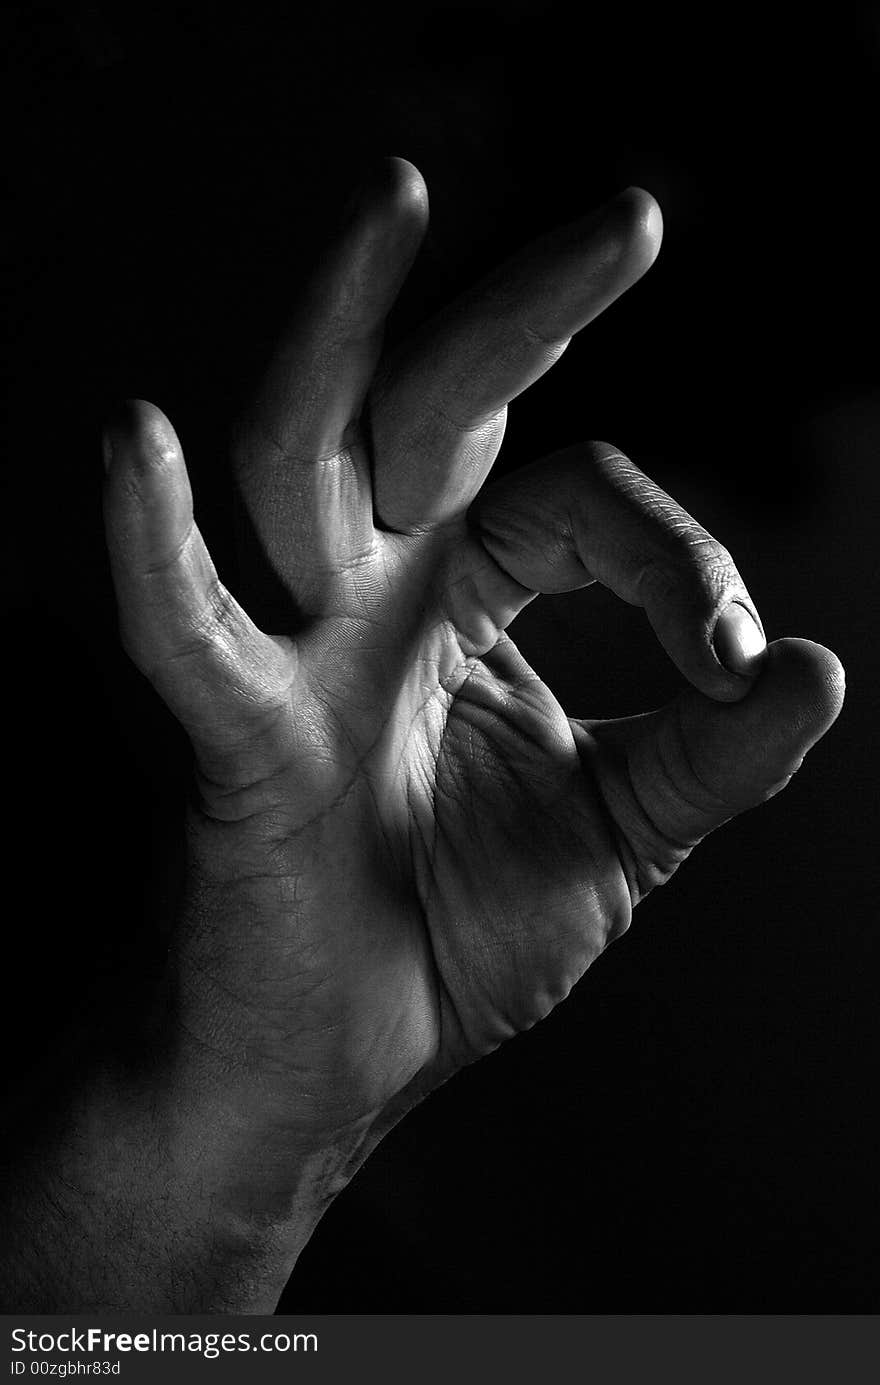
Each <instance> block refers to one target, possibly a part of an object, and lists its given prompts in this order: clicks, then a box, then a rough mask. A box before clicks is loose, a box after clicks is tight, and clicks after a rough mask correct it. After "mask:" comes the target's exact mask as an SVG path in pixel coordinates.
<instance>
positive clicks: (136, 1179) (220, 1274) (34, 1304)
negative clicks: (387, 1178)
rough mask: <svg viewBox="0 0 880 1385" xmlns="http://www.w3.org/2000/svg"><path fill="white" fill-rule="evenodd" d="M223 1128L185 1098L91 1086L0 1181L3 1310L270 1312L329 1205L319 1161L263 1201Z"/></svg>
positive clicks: (260, 1182)
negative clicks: (0, 1185) (235, 1159)
mask: <svg viewBox="0 0 880 1385" xmlns="http://www.w3.org/2000/svg"><path fill="white" fill-rule="evenodd" d="M228 1124H229V1122H226V1125H227V1127H228ZM230 1133H231V1132H230V1130H229V1129H228V1128H226V1129H224V1119H223V1112H222V1111H220V1110H219V1109H216V1110H215V1111H214V1114H213V1118H212V1119H210V1120H209V1119H208V1118H207V1115H206V1112H205V1110H204V1107H203V1106H202V1105H201V1103H200V1102H199V1101H198V1100H193V1099H192V1093H189V1092H187V1091H186V1090H183V1089H181V1090H179V1091H177V1092H175V1091H174V1090H173V1089H169V1088H168V1087H167V1086H166V1085H164V1084H157V1083H154V1082H151V1083H146V1082H139V1083H137V1084H134V1085H131V1086H128V1088H127V1089H125V1088H124V1087H123V1084H122V1082H121V1081H120V1077H119V1075H118V1073H114V1074H107V1073H104V1074H102V1075H100V1076H98V1077H93V1078H91V1079H90V1081H89V1083H88V1086H87V1088H86V1089H84V1090H83V1091H81V1092H80V1093H79V1094H78V1095H77V1097H76V1098H75V1099H74V1100H72V1101H71V1102H70V1104H69V1109H68V1110H67V1112H66V1114H65V1117H64V1121H63V1124H62V1125H61V1128H60V1129H59V1130H58V1131H57V1132H56V1133H55V1134H54V1135H53V1137H52V1138H51V1139H47V1140H45V1141H44V1142H43V1143H42V1146H41V1148H40V1149H39V1150H36V1151H30V1152H29V1153H28V1154H27V1155H23V1156H20V1157H19V1158H18V1160H17V1162H16V1166H15V1167H13V1168H12V1170H11V1171H10V1173H11V1176H10V1177H8V1179H7V1181H6V1186H5V1190H4V1195H3V1202H4V1207H3V1226H4V1235H3V1250H2V1253H0V1285H2V1291H3V1302H4V1304H5V1308H6V1311H11V1310H17V1311H29V1312H47V1313H58V1312H83V1311H87V1310H92V1311H94V1310H104V1311H108V1310H116V1311H123V1310H125V1311H140V1312H166V1313H167V1312H171V1313H187V1312H245V1313H247V1312H254V1313H258V1312H272V1311H273V1310H274V1308H275V1305H276V1303H277V1301H278V1297H279V1295H280V1293H281V1291H282V1289H283V1287H284V1284H285V1283H286V1280H287V1278H288V1276H289V1274H290V1272H291V1270H292V1268H293V1265H294V1264H295V1262H296V1258H297V1256H298V1254H299V1251H300V1250H301V1249H302V1247H303V1246H304V1245H305V1243H306V1241H307V1240H308V1238H309V1236H310V1235H311V1232H312V1231H313V1229H314V1226H315V1224H316V1223H317V1221H318V1219H319V1217H320V1215H321V1213H322V1211H323V1210H324V1206H326V1201H327V1200H328V1199H327V1198H322V1197H321V1195H320V1194H318V1193H317V1191H316V1188H317V1186H318V1183H319V1178H318V1176H317V1174H316V1172H315V1169H316V1166H318V1165H320V1164H321V1162H322V1159H321V1156H319V1155H318V1154H317V1153H316V1154H314V1156H313V1157H311V1158H309V1157H306V1156H305V1155H303V1157H302V1159H301V1166H300V1167H299V1168H297V1167H295V1166H289V1167H288V1168H287V1170H286V1184H285V1196H283V1197H282V1196H281V1194H280V1192H279V1191H277V1188H280V1184H279V1185H277V1187H276V1191H275V1192H274V1195H273V1196H272V1198H271V1199H270V1197H269V1190H268V1186H267V1181H266V1178H265V1176H263V1175H262V1173H261V1170H260V1168H259V1165H258V1156H259V1151H257V1154H256V1155H255V1157H254V1158H253V1159H251V1160H250V1161H248V1160H247V1159H246V1158H244V1156H243V1157H242V1161H241V1166H240V1167H235V1166H234V1164H233V1163H232V1162H231V1161H230V1149H231V1145H232V1144H233V1143H234V1141H233V1140H231V1139H230ZM233 1133H234V1132H233Z"/></svg>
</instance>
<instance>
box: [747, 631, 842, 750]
mask: <svg viewBox="0 0 880 1385" xmlns="http://www.w3.org/2000/svg"><path fill="white" fill-rule="evenodd" d="M767 673H768V674H770V675H771V678H772V684H773V689H774V691H775V693H776V695H777V697H784V698H785V701H786V705H788V706H789V707H791V709H792V718H793V720H794V721H795V722H796V729H797V730H798V731H799V732H800V733H801V734H802V735H804V736H809V737H810V738H811V743H812V741H816V740H818V739H819V737H820V736H823V735H824V734H825V732H826V731H827V730H828V728H829V727H830V726H831V725H832V724H833V722H834V721H835V720H836V719H837V717H838V715H839V714H840V710H841V708H842V707H843V702H844V697H845V695H846V674H845V671H844V668H843V665H842V663H841V662H840V660H839V659H838V657H837V655H836V654H835V653H833V651H832V650H830V649H826V648H825V646H824V645H821V644H816V643H815V642H814V641H813V640H804V639H796V638H792V637H788V638H786V639H781V640H774V641H773V643H772V644H770V645H768V648H767ZM763 682H764V677H763V676H762V678H761V680H760V681H759V684H758V686H759V687H760V685H761V683H763Z"/></svg>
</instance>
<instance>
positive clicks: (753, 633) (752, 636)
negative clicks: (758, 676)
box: [712, 601, 767, 676]
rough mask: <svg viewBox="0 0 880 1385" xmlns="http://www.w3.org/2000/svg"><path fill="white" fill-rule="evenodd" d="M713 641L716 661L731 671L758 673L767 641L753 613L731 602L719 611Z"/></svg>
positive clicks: (746, 673)
mask: <svg viewBox="0 0 880 1385" xmlns="http://www.w3.org/2000/svg"><path fill="white" fill-rule="evenodd" d="M712 643H713V645H714V646H715V653H716V655H717V657H718V660H719V662H720V663H722V664H723V665H724V667H725V668H726V669H728V670H729V672H730V673H739V674H744V675H746V676H750V675H752V674H755V673H757V672H758V669H759V668H760V667H761V664H762V663H763V660H764V655H765V654H766V652H767V641H766V640H765V639H764V636H763V635H762V634H761V631H760V630H759V629H758V626H757V625H756V624H755V621H754V618H753V616H752V615H751V614H750V613H749V612H748V611H747V610H746V608H745V606H741V605H740V604H739V602H738V601H733V602H731V604H730V605H729V606H728V607H727V609H726V610H724V611H722V612H721V615H720V616H719V617H718V620H717V621H716V624H715V634H714V635H713V637H712Z"/></svg>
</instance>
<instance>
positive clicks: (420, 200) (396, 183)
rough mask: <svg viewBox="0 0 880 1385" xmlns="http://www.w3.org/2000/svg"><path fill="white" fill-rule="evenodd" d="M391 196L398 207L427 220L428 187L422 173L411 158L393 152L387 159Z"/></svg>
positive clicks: (386, 165)
mask: <svg viewBox="0 0 880 1385" xmlns="http://www.w3.org/2000/svg"><path fill="white" fill-rule="evenodd" d="M385 167H386V169H387V173H388V180H389V187H390V193H391V196H392V198H393V200H394V202H395V204H396V205H397V207H398V208H399V209H400V210H401V211H404V212H408V213H410V214H411V215H412V216H413V217H415V218H418V219H421V220H425V221H427V218H428V187H427V184H426V183H425V180H424V178H423V177H422V174H421V173H420V172H419V170H418V169H417V168H416V166H415V164H413V163H410V161H409V159H403V158H400V157H399V156H398V155H395V154H392V155H389V156H388V158H386V159H385Z"/></svg>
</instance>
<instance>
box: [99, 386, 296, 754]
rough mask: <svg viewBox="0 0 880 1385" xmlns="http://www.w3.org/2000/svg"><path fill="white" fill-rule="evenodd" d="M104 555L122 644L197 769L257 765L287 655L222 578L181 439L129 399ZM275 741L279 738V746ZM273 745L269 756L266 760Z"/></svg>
mask: <svg viewBox="0 0 880 1385" xmlns="http://www.w3.org/2000/svg"><path fill="white" fill-rule="evenodd" d="M104 444H105V447H104V451H105V464H106V465H107V480H106V485H105V503H104V511H105V520H106V530H107V546H108V550H109V553H110V561H111V567H112V571H113V583H114V587H115V589H116V598H117V604H118V608H119V625H120V633H121V636H122V642H123V645H124V647H125V649H126V651H127V653H128V654H129V656H130V657H131V659H132V661H133V662H134V663H135V664H136V665H137V667H138V668H139V669H140V670H141V672H142V673H144V674H145V675H146V677H147V678H149V680H150V681H151V682H152V683H153V685H154V687H155V688H156V689H157V691H158V692H159V694H160V695H161V696H162V698H163V699H164V700H165V702H166V703H167V704H168V706H169V707H170V708H171V710H172V711H173V712H174V713H175V715H176V716H177V717H179V719H180V720H181V722H182V723H183V725H184V726H185V727H186V729H187V731H188V732H189V734H190V737H191V738H192V740H193V743H194V745H195V747H196V751H197V753H198V754H199V756H200V760H201V763H202V765H203V767H207V766H210V767H211V768H212V769H215V770H216V773H217V776H218V777H220V776H221V775H224V776H225V775H229V774H230V773H234V772H235V768H236V764H237V759H236V757H237V754H238V749H239V747H241V746H247V747H249V749H250V753H251V755H252V759H253V760H254V762H256V759H257V757H258V753H259V754H264V751H263V749H262V746H261V745H260V746H259V747H258V750H254V747H255V746H257V745H258V742H261V741H268V739H269V737H268V733H267V731H266V728H269V727H271V725H272V724H273V720H274V719H276V718H275V713H276V711H277V709H278V707H279V706H281V705H283V703H284V701H285V699H286V697H287V693H288V689H289V687H290V684H291V680H292V676H293V664H292V661H291V656H290V653H289V652H288V651H287V650H286V649H285V648H284V646H283V645H282V644H281V643H280V642H279V641H276V640H272V639H271V638H270V637H269V636H267V635H265V634H263V632H262V631H260V630H258V629H257V627H256V626H255V625H254V624H253V622H252V621H251V620H250V619H249V617H248V616H247V614H246V613H245V612H244V611H243V610H242V608H241V606H240V605H239V604H238V602H237V601H236V600H235V598H234V597H233V596H232V595H231V593H230V592H229V591H228V590H227V589H226V587H225V586H224V585H223V583H222V582H221V581H220V579H219V578H218V575H217V572H216V569H215V567H214V564H213V562H212V560H211V556H210V554H209V553H208V550H207V548H206V547H205V544H204V541H203V539H202V536H201V534H200V533H199V530H198V527H197V526H196V524H195V521H194V518H193V508H192V495H191V492H190V485H189V480H188V478H187V474H186V466H185V463H184V459H183V453H182V451H181V447H180V443H179V441H178V439H177V435H176V433H175V431H174V429H173V428H172V426H171V424H170V423H169V421H168V419H167V418H166V417H165V415H164V414H163V413H162V412H161V410H159V409H157V408H156V407H155V405H152V404H148V403H146V402H144V401H143V400H129V401H128V402H127V403H126V404H125V405H124V406H123V408H122V409H121V410H120V411H119V412H118V413H117V415H116V416H115V417H114V418H113V419H112V420H111V422H110V423H109V424H108V425H107V428H106V429H105V439H104ZM276 740H277V737H276ZM274 752H275V746H274V745H273V746H269V747H268V748H267V749H266V751H265V756H266V758H267V760H268V762H270V763H271V756H272V755H273V754H274Z"/></svg>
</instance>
